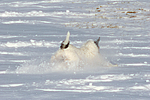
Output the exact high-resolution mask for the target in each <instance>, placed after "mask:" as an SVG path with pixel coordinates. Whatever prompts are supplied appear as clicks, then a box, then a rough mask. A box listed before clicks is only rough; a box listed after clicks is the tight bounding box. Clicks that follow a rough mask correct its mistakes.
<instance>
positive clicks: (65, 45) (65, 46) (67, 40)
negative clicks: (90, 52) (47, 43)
mask: <svg viewBox="0 0 150 100" xmlns="http://www.w3.org/2000/svg"><path fill="white" fill-rule="evenodd" d="M69 37H70V32H69V31H68V33H67V36H66V39H65V40H64V41H63V42H62V43H61V46H60V48H61V49H66V48H68V47H69V44H70V41H69Z"/></svg>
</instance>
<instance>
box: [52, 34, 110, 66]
mask: <svg viewBox="0 0 150 100" xmlns="http://www.w3.org/2000/svg"><path fill="white" fill-rule="evenodd" d="M69 36H70V33H69V32H68V33H67V36H66V39H65V40H64V41H63V42H62V43H61V46H60V49H59V50H58V51H57V52H56V53H55V54H54V55H53V56H52V57H51V63H53V64H61V66H65V67H68V66H73V65H74V66H80V67H82V66H83V65H85V64H90V63H93V64H94V63H100V64H101V65H105V66H111V65H112V64H110V63H108V62H107V64H106V61H105V60H104V59H103V58H102V57H101V56H100V53H99V45H98V44H99V41H100V37H99V38H98V39H97V41H93V40H88V41H87V42H86V43H85V44H84V45H83V46H82V47H81V48H77V47H75V46H73V45H71V44H70V41H69Z"/></svg>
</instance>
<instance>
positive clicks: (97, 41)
mask: <svg viewBox="0 0 150 100" xmlns="http://www.w3.org/2000/svg"><path fill="white" fill-rule="evenodd" d="M99 41H100V37H99V38H98V39H97V40H96V41H94V43H95V44H96V46H97V47H98V48H99V45H98V44H99Z"/></svg>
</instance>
